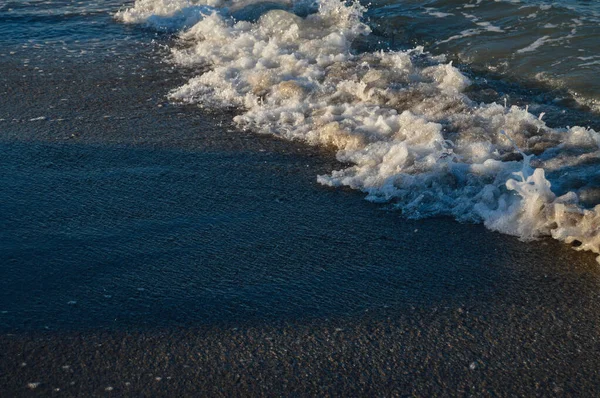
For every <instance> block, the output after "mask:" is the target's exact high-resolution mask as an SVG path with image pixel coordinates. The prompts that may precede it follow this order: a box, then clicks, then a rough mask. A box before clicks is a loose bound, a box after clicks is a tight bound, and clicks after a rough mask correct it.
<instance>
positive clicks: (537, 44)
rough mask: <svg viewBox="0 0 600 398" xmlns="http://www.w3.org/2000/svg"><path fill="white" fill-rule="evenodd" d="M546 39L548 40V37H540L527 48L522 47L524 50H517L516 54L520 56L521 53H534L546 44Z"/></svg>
mask: <svg viewBox="0 0 600 398" xmlns="http://www.w3.org/2000/svg"><path fill="white" fill-rule="evenodd" d="M548 39H550V36H543V37H540V38H539V39H537V40H536V41H534V42H533V43H531V44H530V45H528V46H527V47H524V48H521V49H520V50H517V53H519V54H521V53H527V52H531V51H535V50H537V49H538V48H540V47H541V46H543V45H544V44H545V43H546V42H548Z"/></svg>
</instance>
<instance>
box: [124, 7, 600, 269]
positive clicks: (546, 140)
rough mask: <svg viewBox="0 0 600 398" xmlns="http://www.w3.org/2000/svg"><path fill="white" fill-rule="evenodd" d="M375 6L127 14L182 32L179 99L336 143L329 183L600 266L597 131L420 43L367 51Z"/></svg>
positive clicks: (127, 19)
mask: <svg viewBox="0 0 600 398" xmlns="http://www.w3.org/2000/svg"><path fill="white" fill-rule="evenodd" d="M478 3H479V2H478ZM478 3H477V4H478ZM365 12H366V8H365V7H364V6H362V5H360V4H359V3H342V2H339V1H337V0H321V1H319V2H306V1H284V2H277V3H275V2H268V3H265V2H253V1H243V0H241V1H221V0H207V1H204V0H202V1H189V0H137V1H136V2H135V3H134V5H133V6H132V7H130V8H127V9H123V10H121V11H119V12H118V13H117V14H116V18H117V19H118V20H120V21H122V22H124V23H131V24H141V25H143V26H145V27H148V28H151V29H155V30H159V31H167V32H172V33H175V34H176V36H177V40H176V41H175V44H174V45H173V46H172V48H171V49H170V56H169V58H168V61H169V62H171V63H172V64H174V65H175V66H177V67H179V68H181V69H182V70H183V69H184V68H185V69H187V70H189V68H195V69H196V70H197V71H198V72H197V74H196V76H194V77H192V78H191V79H189V81H188V82H187V83H186V84H184V85H182V86H180V87H175V88H173V90H172V91H171V93H170V94H169V98H170V99H171V100H172V101H174V102H183V103H191V104H198V105H199V106H201V107H205V108H209V109H231V108H233V109H235V110H236V112H237V116H235V118H234V121H235V123H236V124H237V125H238V126H239V127H240V128H242V129H250V130H252V131H255V132H258V133H264V134H271V135H274V136H276V137H280V138H283V139H288V140H299V141H302V142H306V143H308V144H310V145H316V146H323V147H327V148H331V149H333V150H335V151H336V154H337V159H338V160H339V161H340V162H342V164H343V165H344V167H343V168H342V169H340V170H336V171H334V172H332V173H331V174H328V175H320V176H318V177H317V178H318V181H319V182H320V183H322V184H325V185H329V186H333V187H337V186H347V187H351V188H353V189H357V190H361V191H363V192H365V193H366V194H367V199H368V200H370V201H374V202H380V203H387V204H388V205H389V206H390V207H393V208H395V209H397V210H399V211H401V212H402V214H403V215H404V216H405V217H407V218H424V217H434V216H451V217H453V218H455V219H456V220H458V221H460V222H477V223H483V224H484V225H485V226H486V227H487V228H489V229H491V230H494V231H498V232H501V233H505V234H510V235H514V236H518V237H519V238H520V239H523V240H534V239H537V238H541V237H545V236H551V237H553V238H554V239H557V240H560V241H563V242H565V243H567V244H571V245H572V246H573V247H574V248H575V249H577V250H587V251H592V252H594V253H597V254H599V256H598V258H597V260H598V262H599V263H600V174H599V173H598V170H599V166H600V134H599V133H598V132H597V131H595V130H594V129H592V128H588V127H585V126H564V127H555V126H549V125H548V124H547V123H546V122H545V116H546V115H545V114H544V113H543V112H539V113H533V112H530V111H529V109H528V107H527V106H514V105H513V106H509V105H507V104H506V103H502V102H500V103H498V102H481V101H476V100H474V99H472V98H470V97H469V95H468V89H469V87H470V86H471V84H472V78H471V77H469V76H468V75H467V73H466V72H464V71H462V70H460V69H459V68H457V67H456V66H455V65H453V63H452V62H448V61H447V58H446V57H445V56H444V55H432V54H431V53H429V52H428V49H427V48H424V47H422V46H417V47H414V48H411V49H405V50H394V49H391V50H385V51H384V50H382V49H376V50H373V49H370V48H372V47H373V46H372V45H371V44H370V43H371V41H372V39H373V34H372V28H371V27H370V26H369V25H368V24H367V23H366V22H365V18H364V15H365ZM431 12H434V13H435V11H431ZM436 15H437V16H438V17H442V18H443V17H444V15H443V14H440V13H439V12H438V13H437V14H436ZM480 26H481V27H482V29H483V30H485V31H490V29H491V31H492V32H494V27H493V26H492V25H489V24H488V25H486V24H483V25H481V24H480ZM495 29H496V33H499V32H497V29H500V28H495ZM536 43H537V45H538V46H541V45H543V44H544V43H543V42H534V43H533V44H532V45H531V47H530V48H529V47H525V48H524V50H523V52H525V50H527V51H534V50H535V49H536V47H535V45H536ZM370 45H371V47H369V46H370ZM365 48H367V49H366V50H365Z"/></svg>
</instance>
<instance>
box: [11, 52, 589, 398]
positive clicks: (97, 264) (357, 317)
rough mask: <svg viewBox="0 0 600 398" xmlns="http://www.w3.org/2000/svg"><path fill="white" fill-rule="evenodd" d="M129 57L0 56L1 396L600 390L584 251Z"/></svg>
mask: <svg viewBox="0 0 600 398" xmlns="http://www.w3.org/2000/svg"><path fill="white" fill-rule="evenodd" d="M136 57H137V58H136V59H135V60H136V65H138V66H139V68H138V70H134V69H125V70H124V69H119V68H114V69H111V68H109V67H108V66H109V65H108V64H106V62H108V61H106V60H103V61H102V62H98V63H97V64H94V63H93V62H92V63H89V62H83V61H77V60H73V61H69V62H67V63H66V64H64V63H62V64H58V63H57V64H55V65H49V64H46V65H44V68H45V73H46V74H45V75H44V76H40V74H39V73H33V72H32V71H31V68H28V69H23V68H21V66H19V64H18V63H14V64H11V61H6V60H3V64H2V73H1V74H0V95H2V96H3V99H4V101H5V102H4V104H3V105H2V108H1V110H2V114H1V115H0V118H2V119H5V120H4V121H0V214H1V215H2V218H1V219H0V264H1V268H0V269H1V276H0V311H1V313H0V331H1V335H0V352H2V355H1V356H0V391H2V393H1V394H0V395H1V396H7V397H9V396H10V397H12V396H29V395H44V396H45V395H57V396H96V395H114V396H123V395H131V396H230V395H237V396H254V395H297V396H305V395H342V396H397V395H398V396H404V395H416V396H435V395H484V396H488V395H491V396H513V395H520V396H549V395H556V396H571V395H583V396H597V395H598V392H599V390H600V374H599V372H600V370H599V369H600V366H599V364H600V363H599V359H598V354H600V346H599V344H598V336H599V332H600V330H599V325H600V323H599V322H598V321H599V314H600V304H599V302H600V301H599V297H598V296H599V292H600V283H599V282H600V279H599V277H600V272H599V271H598V266H597V263H596V262H595V259H594V256H593V255H591V254H589V253H578V252H575V251H573V250H571V249H570V248H568V247H567V246H566V245H563V244H560V243H558V242H554V241H551V240H543V241H539V242H533V243H523V242H519V241H518V240H517V239H515V238H513V237H509V236H503V235H499V234H496V233H492V232H489V231H487V230H485V229H484V228H483V227H482V226H479V225H461V224H458V223H456V222H454V221H452V220H449V219H427V220H422V221H411V220H403V219H402V218H401V215H400V214H398V213H397V212H389V211H386V210H384V209H382V207H381V206H380V205H375V204H372V203H368V202H366V201H364V200H363V195H362V194H361V193H358V192H353V191H348V190H343V189H342V190H333V189H330V188H327V187H323V186H320V185H318V184H317V183H316V175H318V174H320V173H325V172H327V171H329V170H332V169H334V168H335V167H338V166H339V165H337V163H336V161H335V159H334V158H333V156H332V154H331V153H329V152H327V151H322V150H317V149H314V148H308V147H306V146H304V145H301V144H297V143H289V142H283V141H280V140H276V139H273V138H271V137H264V136H257V135H255V134H253V133H251V132H240V131H231V128H230V127H229V124H228V123H229V122H228V121H229V120H230V119H231V115H228V114H207V113H206V112H203V111H201V110H197V109H194V108H189V107H176V106H172V105H168V104H166V103H165V101H164V94H165V93H166V91H167V90H168V89H169V88H172V87H174V86H175V85H176V84H177V82H178V81H180V80H179V79H180V78H178V77H176V74H175V73H174V74H173V75H172V76H171V75H168V74H167V70H168V67H165V70H160V71H156V72H154V73H155V74H154V75H153V74H152V73H153V72H151V71H152V65H154V62H155V60H152V59H144V58H143V57H140V56H139V54H138V55H136ZM46 63H48V61H46ZM61 68H64V69H61ZM143 68H147V70H145V71H144V70H143ZM48 73H52V75H51V76H50V75H48ZM142 75H143V77H142ZM167 79H170V80H167ZM51 88H54V89H51ZM40 116H45V117H46V119H45V120H37V121H36V120H34V121H31V119H36V118H38V117H40ZM59 118H60V119H63V120H62V121H57V119H59ZM30 383H34V384H30ZM35 383H39V384H35ZM128 383H129V384H128ZM56 389H60V391H56Z"/></svg>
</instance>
